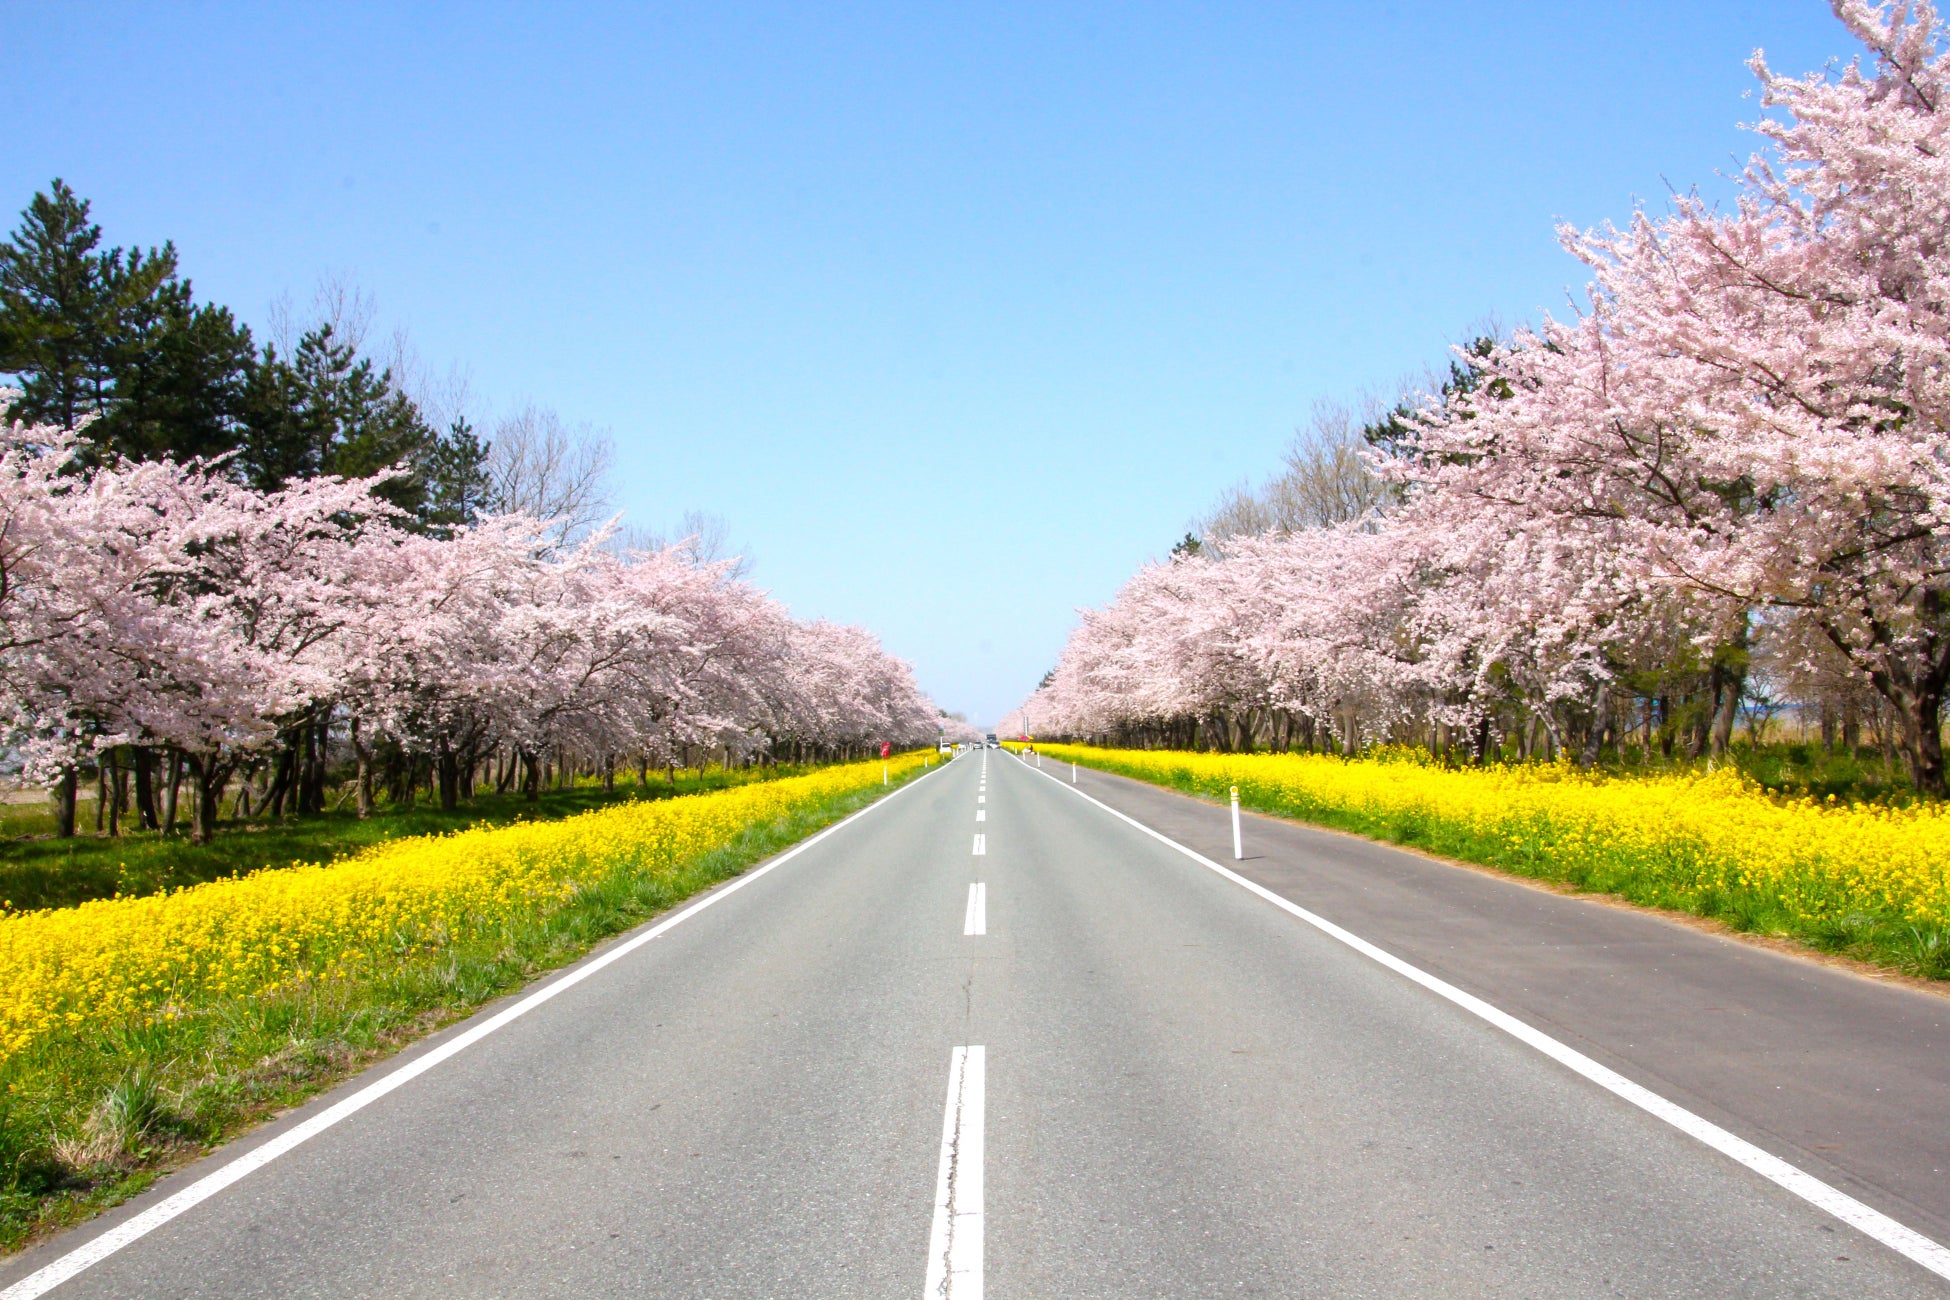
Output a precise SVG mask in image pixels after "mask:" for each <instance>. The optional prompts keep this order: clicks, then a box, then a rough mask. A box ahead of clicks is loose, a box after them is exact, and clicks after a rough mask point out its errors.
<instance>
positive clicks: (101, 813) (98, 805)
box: [95, 754, 108, 835]
mask: <svg viewBox="0 0 1950 1300" xmlns="http://www.w3.org/2000/svg"><path fill="white" fill-rule="evenodd" d="M107 818H108V764H107V763H106V762H104V761H103V760H102V758H101V756H100V755H99V754H98V755H96V756H95V834H97V835H100V834H101V833H102V832H103V831H104V830H106V829H107Z"/></svg>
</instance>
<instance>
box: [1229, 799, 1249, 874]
mask: <svg viewBox="0 0 1950 1300" xmlns="http://www.w3.org/2000/svg"><path fill="white" fill-rule="evenodd" d="M1245 856H1246V846H1245V843H1244V842H1243V841H1241V840H1240V838H1239V787H1238V786H1236V785H1235V786H1233V787H1232V860H1233V861H1234V862H1237V861H1239V859H1241V858H1243V857H1245Z"/></svg>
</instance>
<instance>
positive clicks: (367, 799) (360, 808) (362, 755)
mask: <svg viewBox="0 0 1950 1300" xmlns="http://www.w3.org/2000/svg"><path fill="white" fill-rule="evenodd" d="M350 734H351V737H352V757H353V759H354V761H355V762H357V763H358V771H357V772H356V773H355V774H354V776H353V778H352V779H353V781H354V782H355V783H356V789H357V795H356V803H355V807H356V809H357V814H358V817H359V820H361V821H364V820H365V819H366V818H368V817H370V816H372V751H371V750H369V749H367V748H366V742H365V741H364V740H361V739H360V738H359V720H358V719H357V718H354V719H352V726H351V728H350Z"/></svg>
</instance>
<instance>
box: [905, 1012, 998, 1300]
mask: <svg viewBox="0 0 1950 1300" xmlns="http://www.w3.org/2000/svg"><path fill="white" fill-rule="evenodd" d="M985 1074H986V1069H985V1068H984V1061H983V1051H982V1049H981V1048H980V1047H957V1048H956V1049H955V1053H954V1056H953V1057H952V1058H951V1059H950V1060H949V1062H948V1111H947V1115H946V1117H945V1118H943V1120H942V1121H941V1172H940V1173H939V1174H938V1175H936V1177H935V1183H934V1230H933V1231H932V1232H931V1233H929V1234H928V1281H927V1287H926V1289H925V1290H923V1291H922V1292H921V1294H922V1295H923V1296H926V1297H927V1298H928V1300H982V1109H983V1104H984V1100H985V1098H984V1094H985V1092H986V1083H985V1081H984V1077H983V1076H984V1075H985Z"/></svg>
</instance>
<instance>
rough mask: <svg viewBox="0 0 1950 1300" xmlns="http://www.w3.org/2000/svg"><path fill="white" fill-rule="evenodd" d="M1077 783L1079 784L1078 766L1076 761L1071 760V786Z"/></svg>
mask: <svg viewBox="0 0 1950 1300" xmlns="http://www.w3.org/2000/svg"><path fill="white" fill-rule="evenodd" d="M1076 783H1077V765H1076V760H1075V759H1072V760H1070V784H1071V785H1075V784H1076Z"/></svg>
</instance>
